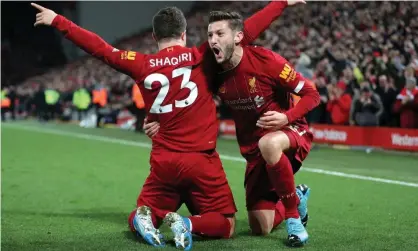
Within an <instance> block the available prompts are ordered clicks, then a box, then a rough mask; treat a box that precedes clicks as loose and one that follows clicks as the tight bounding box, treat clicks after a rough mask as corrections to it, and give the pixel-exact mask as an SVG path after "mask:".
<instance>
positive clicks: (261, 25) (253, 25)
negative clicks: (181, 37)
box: [199, 0, 306, 52]
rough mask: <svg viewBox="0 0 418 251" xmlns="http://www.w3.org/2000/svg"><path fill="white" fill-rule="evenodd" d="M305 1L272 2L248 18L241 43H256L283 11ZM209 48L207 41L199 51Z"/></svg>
mask: <svg viewBox="0 0 418 251" xmlns="http://www.w3.org/2000/svg"><path fill="white" fill-rule="evenodd" d="M305 3H306V2H305V1H304V0H287V1H272V2H270V3H269V4H267V5H266V6H265V7H264V8H263V9H261V10H259V11H257V12H256V13H255V14H253V15H252V16H250V17H249V18H247V19H246V20H245V22H244V38H243V39H242V41H241V43H242V44H243V45H247V44H250V43H252V42H254V41H255V40H256V39H257V38H258V37H259V36H260V35H261V33H263V32H264V31H265V30H266V29H267V28H268V27H269V26H270V24H271V23H272V22H273V21H274V20H276V19H277V18H279V17H280V16H281V15H282V13H283V10H284V9H285V8H286V7H287V6H293V5H297V4H305ZM208 47H209V44H208V42H207V41H205V42H204V43H203V44H202V45H201V46H200V47H199V51H201V52H204V51H206V49H207V48H208Z"/></svg>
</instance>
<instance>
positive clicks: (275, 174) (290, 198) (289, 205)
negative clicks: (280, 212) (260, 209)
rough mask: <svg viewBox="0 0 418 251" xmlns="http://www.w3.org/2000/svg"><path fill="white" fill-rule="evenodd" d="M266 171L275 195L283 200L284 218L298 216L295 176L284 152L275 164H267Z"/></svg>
mask: <svg viewBox="0 0 418 251" xmlns="http://www.w3.org/2000/svg"><path fill="white" fill-rule="evenodd" d="M267 172H268V174H269V179H270V182H271V184H273V186H274V188H275V190H276V194H277V196H279V198H280V200H281V201H282V202H283V205H284V208H285V209H286V210H285V219H289V218H299V213H298V202H299V200H298V196H297V195H296V187H295V178H294V176H293V169H292V165H291V164H290V161H289V159H288V158H287V156H286V155H285V154H282V156H281V157H280V160H279V162H277V163H276V164H275V165H272V166H270V165H267Z"/></svg>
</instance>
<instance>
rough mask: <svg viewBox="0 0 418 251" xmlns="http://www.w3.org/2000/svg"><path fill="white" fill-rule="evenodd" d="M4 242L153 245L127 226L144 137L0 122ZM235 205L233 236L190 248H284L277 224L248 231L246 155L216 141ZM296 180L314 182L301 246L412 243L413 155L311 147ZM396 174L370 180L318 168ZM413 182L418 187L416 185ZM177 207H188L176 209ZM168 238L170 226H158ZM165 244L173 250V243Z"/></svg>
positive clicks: (415, 220) (410, 246) (415, 237)
mask: <svg viewBox="0 0 418 251" xmlns="http://www.w3.org/2000/svg"><path fill="white" fill-rule="evenodd" d="M1 132H2V142H1V143H2V144H1V147H2V148H1V149H2V160H1V164H2V165H1V168H2V180H1V181H2V187H1V188H2V191H1V192H2V193H1V196H2V197H1V198H2V201H1V202H2V203H1V206H2V207H1V209H2V211H1V213H2V215H1V248H2V250H31V251H32V250H153V249H154V248H152V247H149V246H147V245H145V244H143V243H142V242H140V241H138V240H137V239H136V238H134V237H133V235H132V234H131V233H130V232H128V229H127V216H128V214H129V212H131V210H132V209H133V208H134V206H135V202H136V197H137V195H138V193H139V191H140V189H141V186H142V184H143V181H144V179H145V177H146V176H147V174H148V172H149V164H148V160H149V151H150V149H149V148H147V145H148V144H149V143H150V141H149V140H148V139H147V138H146V137H145V136H143V135H138V134H135V133H132V132H127V131H122V130H115V129H82V128H78V127H75V126H72V125H56V124H46V125H40V124H38V123H35V122H19V123H11V124H8V123H3V124H2V130H1ZM218 151H219V153H220V154H222V155H224V156H227V157H228V156H229V158H228V159H223V164H224V167H225V169H226V172H227V175H228V179H229V182H230V185H231V187H232V190H233V193H234V196H235V200H236V204H237V207H238V213H237V224H236V234H235V236H234V238H233V239H231V240H210V241H196V242H195V243H194V249H193V250H204V251H209V250H284V249H288V248H287V247H286V246H285V245H284V241H285V239H286V232H285V229H284V228H283V226H281V227H279V228H278V229H277V230H275V231H274V232H273V233H271V234H270V235H268V236H265V237H253V236H250V235H249V227H248V224H247V216H246V211H245V200H244V187H243V176H244V163H243V162H241V161H237V159H234V158H230V157H231V156H232V157H240V156H239V152H238V147H237V144H236V142H235V141H234V140H219V143H218ZM304 166H305V167H306V168H307V170H305V171H301V172H299V173H298V174H297V175H296V180H297V182H298V183H306V184H308V185H309V186H310V187H311V188H312V193H311V198H310V201H309V214H310V216H311V218H310V222H309V224H308V232H309V235H310V240H309V243H308V245H307V246H306V247H304V248H303V249H304V250H320V251H326V250H418V157H417V156H416V155H415V156H413V155H412V156H405V155H393V154H387V153H378V152H375V153H371V154H366V153H363V152H354V151H344V150H332V149H327V148H319V149H314V150H313V151H312V152H311V154H310V155H309V157H308V159H307V160H306V161H305V163H304ZM308 168H310V170H312V169H313V170H316V169H323V170H328V171H335V172H339V173H346V174H355V175H361V177H376V178H382V179H390V180H398V181H404V182H407V183H408V184H409V185H410V186H407V185H408V184H407V185H405V184H388V183H382V182H377V181H373V180H361V179H356V178H348V177H340V176H333V175H326V174H322V173H314V172H310V171H309V170H308ZM414 186H415V187H414ZM180 212H181V213H182V214H187V211H186V210H185V209H184V208H182V209H181V210H180ZM163 232H164V233H166V234H167V237H171V236H170V235H169V232H168V231H167V229H163ZM165 249H167V250H175V249H174V248H173V247H172V245H169V246H168V247H166V248H165Z"/></svg>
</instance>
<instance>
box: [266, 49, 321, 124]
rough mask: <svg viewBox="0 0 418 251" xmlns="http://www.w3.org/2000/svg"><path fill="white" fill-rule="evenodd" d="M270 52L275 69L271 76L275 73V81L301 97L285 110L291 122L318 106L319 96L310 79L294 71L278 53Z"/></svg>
mask: <svg viewBox="0 0 418 251" xmlns="http://www.w3.org/2000/svg"><path fill="white" fill-rule="evenodd" d="M272 53H273V55H274V65H273V66H272V67H273V68H275V69H277V71H275V72H274V74H273V76H274V75H275V79H277V83H278V84H280V85H281V86H282V87H284V88H285V89H286V90H287V91H289V92H291V93H293V94H295V95H298V96H300V97H301V99H300V100H299V102H298V103H297V104H296V106H295V107H293V108H291V109H290V110H288V111H287V112H285V114H286V116H287V119H288V121H289V123H292V122H294V121H295V120H297V119H300V118H303V117H304V116H305V115H306V114H307V113H308V112H309V111H311V110H312V109H314V108H315V107H316V106H318V105H319V103H320V96H319V93H318V91H317V90H316V88H314V86H313V83H312V82H311V81H310V80H308V79H305V78H304V77H303V76H302V75H301V74H300V73H298V72H296V71H295V69H294V68H293V67H292V66H291V65H290V63H289V62H288V61H287V60H286V59H284V58H283V57H281V56H280V55H279V54H277V53H274V52H272Z"/></svg>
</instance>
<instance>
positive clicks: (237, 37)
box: [234, 31, 244, 44]
mask: <svg viewBox="0 0 418 251" xmlns="http://www.w3.org/2000/svg"><path fill="white" fill-rule="evenodd" d="M242 39H244V32H242V31H237V32H235V37H234V42H235V43H236V44H239V43H241V41H242Z"/></svg>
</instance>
